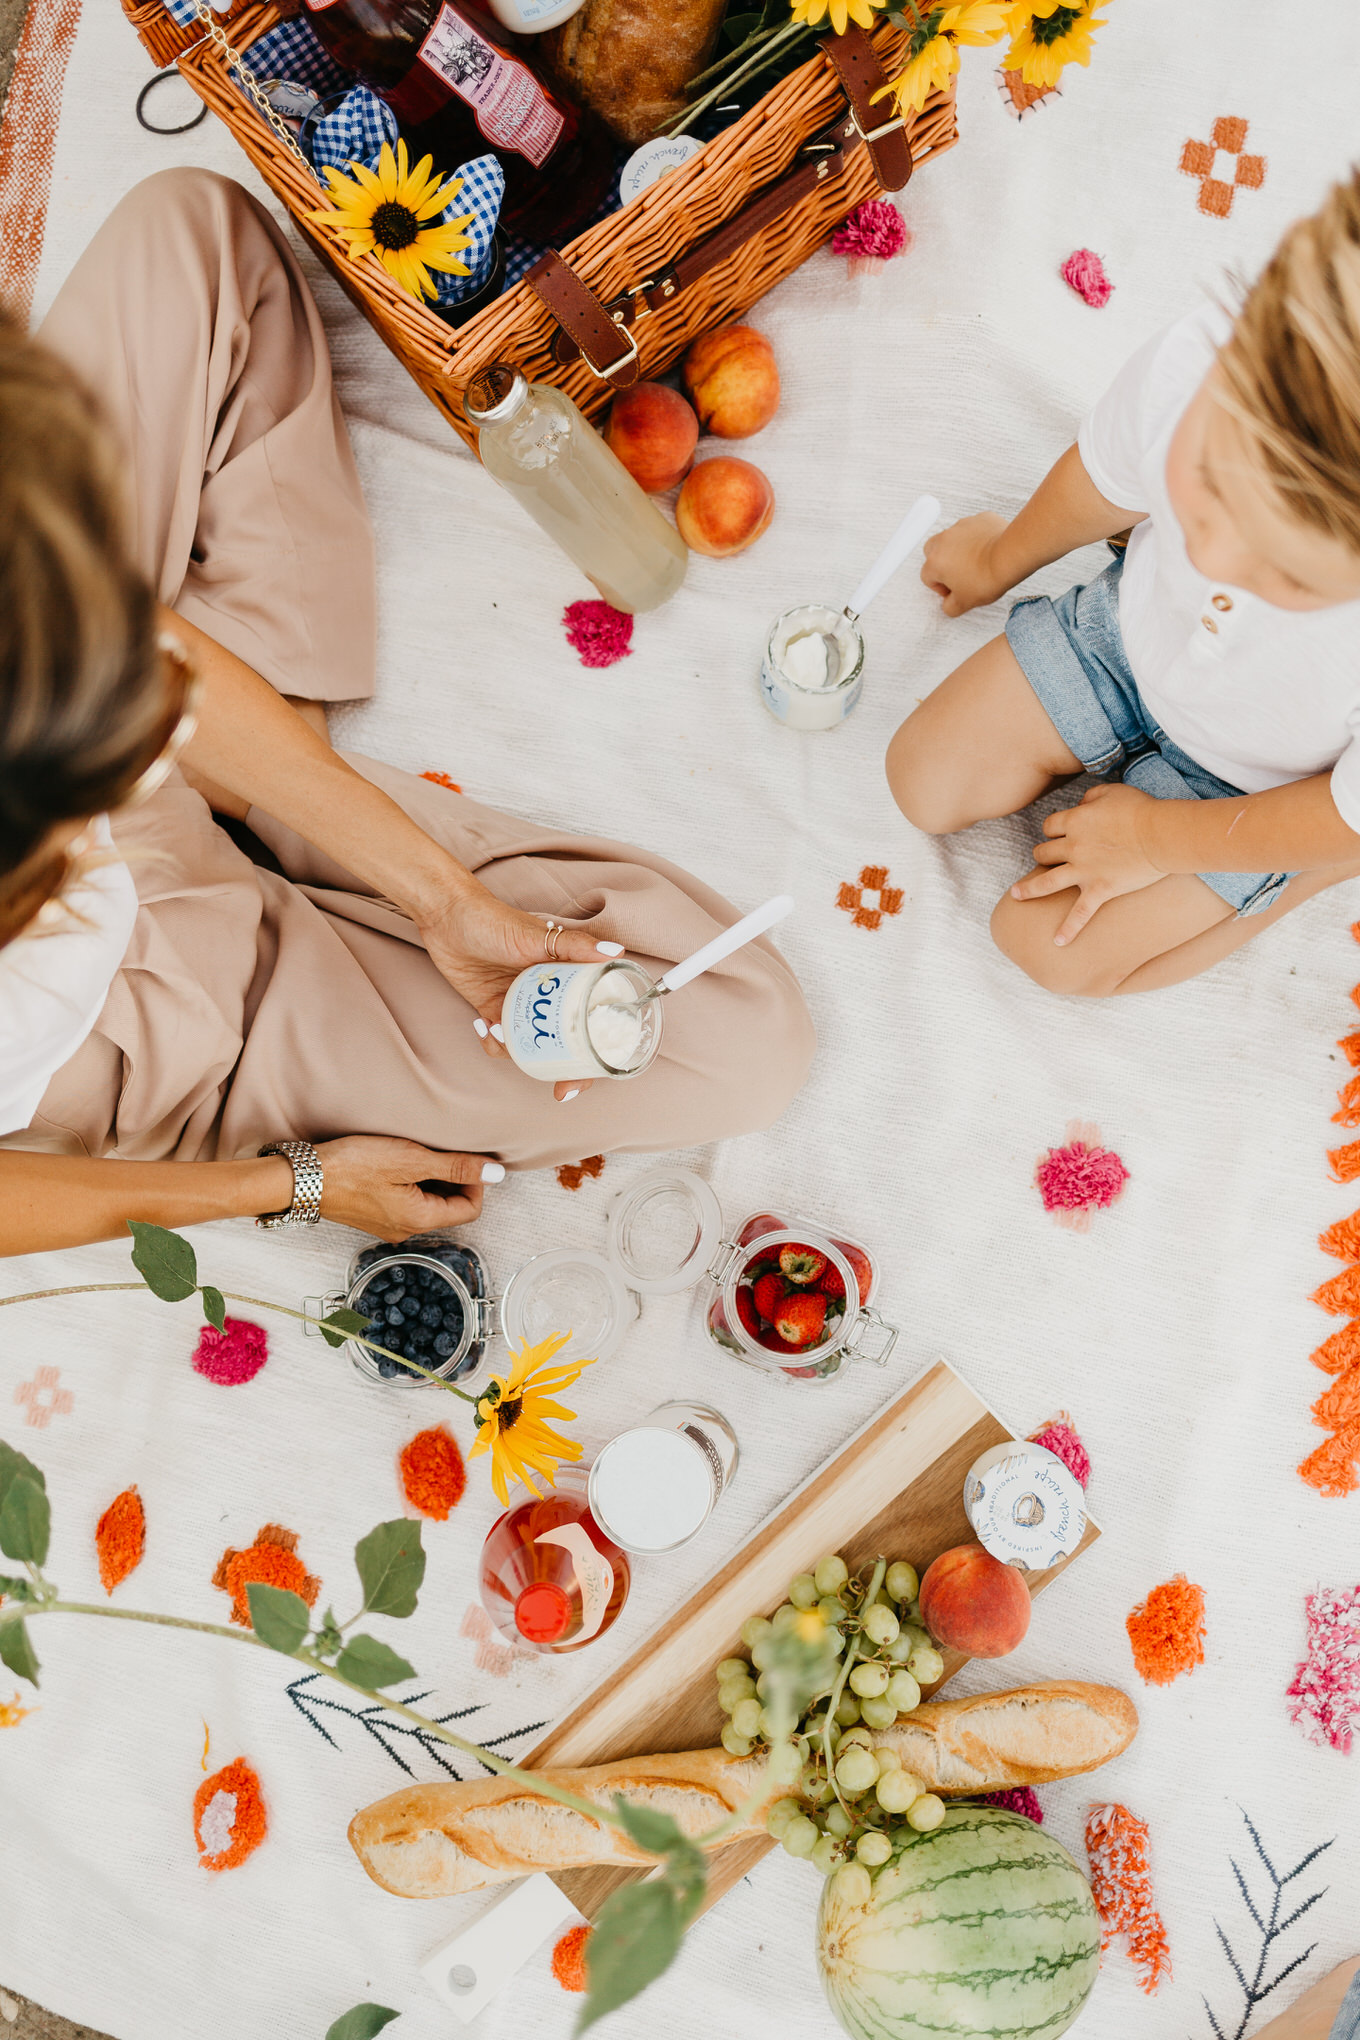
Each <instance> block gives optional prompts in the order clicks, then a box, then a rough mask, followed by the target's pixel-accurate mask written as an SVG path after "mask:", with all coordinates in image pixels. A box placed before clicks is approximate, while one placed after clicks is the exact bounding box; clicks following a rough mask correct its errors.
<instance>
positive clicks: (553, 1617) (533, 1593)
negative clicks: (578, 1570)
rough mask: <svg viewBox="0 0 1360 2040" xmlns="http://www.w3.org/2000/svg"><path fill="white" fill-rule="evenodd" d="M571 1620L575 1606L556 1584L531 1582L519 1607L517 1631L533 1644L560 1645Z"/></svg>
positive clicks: (517, 1607)
mask: <svg viewBox="0 0 1360 2040" xmlns="http://www.w3.org/2000/svg"><path fill="white" fill-rule="evenodd" d="M570 1620H571V1602H570V1600H569V1599H568V1598H567V1596H566V1594H565V1593H564V1592H563V1590H562V1588H561V1587H559V1586H558V1585H556V1583H555V1582H554V1581H552V1580H531V1581H530V1583H529V1585H528V1586H527V1587H525V1589H524V1590H523V1592H522V1593H521V1595H520V1597H519V1599H518V1600H517V1601H516V1603H515V1627H516V1629H518V1631H519V1633H520V1635H521V1636H523V1637H526V1638H527V1639H528V1641H529V1642H530V1643H556V1641H557V1639H558V1637H559V1636H560V1635H561V1634H562V1632H563V1630H564V1629H565V1628H566V1626H567V1624H568V1622H569V1621H570Z"/></svg>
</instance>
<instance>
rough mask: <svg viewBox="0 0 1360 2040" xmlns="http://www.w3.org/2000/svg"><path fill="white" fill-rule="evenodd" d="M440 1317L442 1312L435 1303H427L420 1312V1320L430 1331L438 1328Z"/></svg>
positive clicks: (435, 1330)
mask: <svg viewBox="0 0 1360 2040" xmlns="http://www.w3.org/2000/svg"><path fill="white" fill-rule="evenodd" d="M441 1318H442V1312H441V1311H440V1308H439V1305H438V1304H437V1303H427V1304H426V1305H425V1307H424V1309H423V1310H422V1311H421V1313H420V1322H421V1323H422V1324H423V1325H425V1326H427V1327H428V1328H429V1330H430V1331H432V1332H437V1331H438V1330H439V1326H440V1321H441Z"/></svg>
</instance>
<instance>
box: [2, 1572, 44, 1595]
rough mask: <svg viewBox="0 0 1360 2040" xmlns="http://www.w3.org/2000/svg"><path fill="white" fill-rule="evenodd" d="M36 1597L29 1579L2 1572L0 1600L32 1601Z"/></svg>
mask: <svg viewBox="0 0 1360 2040" xmlns="http://www.w3.org/2000/svg"><path fill="white" fill-rule="evenodd" d="M35 1598H36V1597H35V1595H34V1592H33V1589H32V1587H31V1586H30V1585H29V1583H28V1581H27V1580H20V1579H15V1578H14V1576H13V1575H12V1574H10V1573H0V1600H5V1601H32V1600H34V1599H35Z"/></svg>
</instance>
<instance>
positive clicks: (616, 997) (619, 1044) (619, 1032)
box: [501, 956, 665, 1084]
mask: <svg viewBox="0 0 1360 2040" xmlns="http://www.w3.org/2000/svg"><path fill="white" fill-rule="evenodd" d="M655 986H656V980H655V978H653V977H652V975H651V973H650V972H649V971H645V970H644V969H643V968H642V965H641V964H639V963H633V962H631V961H630V960H629V959H628V958H627V957H626V956H625V957H617V958H613V959H611V961H610V962H608V963H535V964H532V965H531V966H530V967H529V969H528V970H522V971H521V972H520V973H519V976H518V977H517V978H515V980H514V982H513V983H512V984H511V986H510V989H509V991H508V992H507V993H506V995H505V999H504V1002H503V1004H502V1006H501V1028H502V1032H503V1033H504V1036H505V1046H506V1049H507V1051H508V1052H509V1055H510V1057H511V1060H512V1061H513V1062H514V1063H515V1065H516V1067H517V1068H519V1069H521V1070H523V1071H524V1074H525V1075H526V1076H528V1077H537V1078H538V1079H539V1081H540V1082H541V1083H545V1084H560V1083H572V1082H575V1083H579V1082H580V1081H581V1080H582V1079H583V1078H586V1077H590V1078H596V1077H613V1078H616V1079H617V1078H622V1077H640V1076H641V1075H642V1072H643V1071H644V1070H645V1069H647V1068H648V1067H649V1066H650V1065H651V1064H652V1063H653V1062H655V1060H656V1057H657V1054H658V1052H659V1050H660V1048H661V1035H662V1030H663V1027H664V1024H665V1023H664V1019H663V1016H662V1012H661V1007H662V1001H661V1000H660V999H648V998H647V994H648V993H649V992H651V991H653V990H654V989H655ZM644 1000H646V1003H645V1004H644V1003H642V1002H643V1001H644Z"/></svg>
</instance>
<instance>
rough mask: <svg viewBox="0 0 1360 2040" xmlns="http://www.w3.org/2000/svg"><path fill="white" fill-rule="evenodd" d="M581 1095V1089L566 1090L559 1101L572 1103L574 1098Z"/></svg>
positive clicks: (566, 1103) (563, 1103) (562, 1103)
mask: <svg viewBox="0 0 1360 2040" xmlns="http://www.w3.org/2000/svg"><path fill="white" fill-rule="evenodd" d="M580 1095H581V1093H580V1092H579V1091H564V1092H563V1093H562V1096H561V1097H560V1098H559V1099H558V1101H557V1102H558V1104H559V1105H570V1103H571V1101H572V1099H573V1098H579V1097H580Z"/></svg>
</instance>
